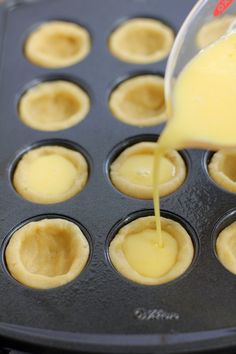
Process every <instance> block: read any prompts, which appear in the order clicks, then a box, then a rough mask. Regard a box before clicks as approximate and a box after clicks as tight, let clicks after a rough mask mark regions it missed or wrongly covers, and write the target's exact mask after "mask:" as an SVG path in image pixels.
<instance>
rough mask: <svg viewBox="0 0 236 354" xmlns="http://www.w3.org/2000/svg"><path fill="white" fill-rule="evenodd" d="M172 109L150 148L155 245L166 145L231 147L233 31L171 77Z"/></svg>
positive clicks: (235, 70) (234, 131)
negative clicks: (173, 82)
mask: <svg viewBox="0 0 236 354" xmlns="http://www.w3.org/2000/svg"><path fill="white" fill-rule="evenodd" d="M171 109H172V111H171V112H170V113H171V114H170V120H169V121H168V123H167V125H166V127H165V129H164V131H163V133H162V135H161V137H160V139H159V140H158V145H157V148H156V151H155V159H154V167H153V186H154V194H153V199H154V209H155V217H156V228H157V236H158V246H159V248H163V247H164V246H165V237H163V234H162V232H161V222H160V198H159V173H160V161H161V158H162V157H163V155H164V153H165V152H166V151H167V150H168V149H170V148H173V149H183V148H206V149H220V148H227V147H235V146H236V33H235V32H232V33H230V34H228V35H227V36H224V37H222V38H221V39H219V40H218V41H217V42H215V43H214V44H213V45H211V46H209V47H208V48H206V49H204V50H203V51H201V52H200V53H199V54H198V55H197V56H196V57H194V58H193V59H192V60H191V61H190V62H189V63H188V64H187V65H186V66H185V68H184V69H183V71H182V72H181V73H180V75H179V77H178V79H177V80H176V83H175V87H174V92H173V100H172V107H171Z"/></svg>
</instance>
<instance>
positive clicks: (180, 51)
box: [165, 0, 236, 103]
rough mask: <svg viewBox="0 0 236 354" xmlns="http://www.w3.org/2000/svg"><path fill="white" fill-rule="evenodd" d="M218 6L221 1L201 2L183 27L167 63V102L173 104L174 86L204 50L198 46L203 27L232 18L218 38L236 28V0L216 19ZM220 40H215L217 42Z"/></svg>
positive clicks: (202, 0)
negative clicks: (184, 69)
mask: <svg viewBox="0 0 236 354" xmlns="http://www.w3.org/2000/svg"><path fill="white" fill-rule="evenodd" d="M227 1H228V2H229V0H225V3H226V2H227ZM218 4H219V0H199V1H198V2H197V4H196V5H195V6H194V8H193V9H192V11H191V12H190V14H189V15H188V17H187V18H186V20H185V22H184V24H183V25H182V27H181V29H180V31H179V33H178V35H177V37H176V40H175V43H174V46H173V48H172V51H171V54H170V57H169V60H168V63H167V68H166V75H165V97H166V102H169V103H171V102H172V93H173V85H174V82H175V80H176V78H177V77H178V75H179V74H180V72H181V71H182V69H183V68H184V67H185V65H186V64H187V63H188V62H189V61H190V60H191V59H192V58H193V57H194V56H196V55H197V53H198V52H199V51H200V50H201V49H203V48H200V47H199V46H198V44H197V36H198V34H199V31H200V30H201V29H202V28H203V26H205V25H206V24H209V23H212V21H214V22H215V23H219V24H220V23H222V22H223V21H224V20H225V19H226V18H229V17H232V19H231V20H232V22H231V23H230V24H229V23H228V21H227V26H226V25H224V26H222V28H221V31H219V33H218V34H219V37H218V38H220V37H221V36H222V35H223V34H225V33H226V32H227V31H228V30H232V29H234V28H235V27H236V0H234V1H233V2H232V3H231V4H230V6H229V7H228V8H227V9H226V10H225V11H224V12H223V13H222V14H221V15H219V16H218V17H215V16H214V12H215V9H216V7H217V5H218ZM224 27H225V28H224ZM221 32H222V33H221ZM218 38H215V40H216V39H218Z"/></svg>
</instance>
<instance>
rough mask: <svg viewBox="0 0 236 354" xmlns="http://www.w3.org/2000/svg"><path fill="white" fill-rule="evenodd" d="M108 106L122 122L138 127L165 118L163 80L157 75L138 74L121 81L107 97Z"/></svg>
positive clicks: (149, 124)
mask: <svg viewBox="0 0 236 354" xmlns="http://www.w3.org/2000/svg"><path fill="white" fill-rule="evenodd" d="M109 108H110V110H111V112H112V114H113V115H114V117H116V118H117V119H119V120H121V121H122V122H123V123H126V124H130V125H135V126H138V127H145V126H152V125H157V124H159V123H162V122H163V121H165V120H166V118H167V117H166V105H165V97H164V80H163V78H162V77H161V76H159V75H139V76H136V77H132V78H129V79H127V80H125V81H123V82H121V83H120V84H119V85H118V86H117V87H115V88H114V89H113V91H112V93H111V95H110V97H109Z"/></svg>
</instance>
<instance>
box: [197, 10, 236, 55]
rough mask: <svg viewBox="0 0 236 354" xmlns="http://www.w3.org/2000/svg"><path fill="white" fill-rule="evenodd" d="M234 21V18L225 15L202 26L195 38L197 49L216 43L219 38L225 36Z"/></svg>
mask: <svg viewBox="0 0 236 354" xmlns="http://www.w3.org/2000/svg"><path fill="white" fill-rule="evenodd" d="M234 20H235V16H232V15H225V16H223V17H220V18H216V19H214V20H213V21H210V22H208V23H206V24H205V25H203V26H202V27H201V28H200V30H199V31H198V33H197V37H196V44H197V46H198V48H199V49H203V48H206V47H208V46H209V45H210V44H212V43H214V42H215V41H217V40H218V39H219V38H220V37H222V36H223V35H224V34H226V32H227V30H228V29H229V27H230V25H231V24H232V22H233V21H234Z"/></svg>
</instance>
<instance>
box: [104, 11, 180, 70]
mask: <svg viewBox="0 0 236 354" xmlns="http://www.w3.org/2000/svg"><path fill="white" fill-rule="evenodd" d="M173 42H174V32H173V31H172V29H171V28H170V27H168V26H166V25H165V24H163V23H162V22H160V21H158V20H155V19H149V18H135V19H131V20H129V21H126V22H125V23H123V24H121V25H120V26H119V27H118V28H117V29H116V30H115V31H114V32H113V33H112V34H111V35H110V38H109V43H108V45H109V49H110V51H111V53H112V54H113V55H114V56H115V57H117V58H118V59H120V60H123V61H125V62H128V63H133V64H149V63H154V62H157V61H160V60H162V59H164V58H165V57H167V56H168V54H169V52H170V50H171V48H172V45H173Z"/></svg>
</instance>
